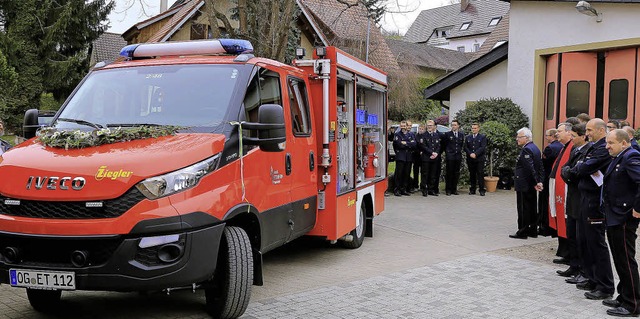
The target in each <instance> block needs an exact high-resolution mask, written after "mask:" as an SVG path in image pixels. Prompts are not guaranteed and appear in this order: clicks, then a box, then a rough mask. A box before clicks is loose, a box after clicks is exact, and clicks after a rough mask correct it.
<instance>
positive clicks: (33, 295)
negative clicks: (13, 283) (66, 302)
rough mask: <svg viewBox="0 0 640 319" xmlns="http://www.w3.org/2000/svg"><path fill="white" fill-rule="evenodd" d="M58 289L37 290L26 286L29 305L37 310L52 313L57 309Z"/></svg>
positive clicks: (60, 293)
mask: <svg viewBox="0 0 640 319" xmlns="http://www.w3.org/2000/svg"><path fill="white" fill-rule="evenodd" d="M61 296H62V291H60V290H39V289H30V288H27V298H28V299H29V303H30V304H31V307H32V308H33V309H35V310H36V311H38V312H42V313H52V312H55V311H56V310H58V309H59V306H60V297H61Z"/></svg>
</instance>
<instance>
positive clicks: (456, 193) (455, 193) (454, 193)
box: [451, 191, 460, 195]
mask: <svg viewBox="0 0 640 319" xmlns="http://www.w3.org/2000/svg"><path fill="white" fill-rule="evenodd" d="M451 194H453V195H460V193H458V192H457V191H456V192H453V193H451Z"/></svg>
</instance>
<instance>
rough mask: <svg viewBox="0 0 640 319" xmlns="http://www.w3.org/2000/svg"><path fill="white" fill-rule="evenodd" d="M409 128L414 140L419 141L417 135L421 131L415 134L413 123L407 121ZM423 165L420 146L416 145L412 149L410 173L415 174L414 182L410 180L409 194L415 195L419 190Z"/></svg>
mask: <svg viewBox="0 0 640 319" xmlns="http://www.w3.org/2000/svg"><path fill="white" fill-rule="evenodd" d="M416 125H418V124H416ZM407 128H408V132H409V134H411V135H413V139H414V140H416V141H417V135H418V134H419V133H420V129H419V128H418V129H417V130H416V132H415V133H414V132H413V122H411V121H407ZM421 164H422V163H421V162H420V150H419V149H418V144H417V143H416V146H415V147H413V148H412V149H411V164H410V166H411V168H409V171H410V172H413V180H411V178H409V181H410V184H409V188H408V192H409V193H411V194H413V193H415V192H416V190H417V189H418V186H419V185H420V182H419V180H420V166H421Z"/></svg>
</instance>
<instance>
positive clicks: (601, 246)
mask: <svg viewBox="0 0 640 319" xmlns="http://www.w3.org/2000/svg"><path fill="white" fill-rule="evenodd" d="M606 129H607V125H606V123H605V122H604V121H603V120H602V119H599V118H595V119H592V120H590V121H589V122H587V130H586V136H587V138H588V139H589V140H590V141H592V142H593V146H592V147H591V148H590V149H589V150H588V151H587V153H586V154H585V158H584V161H582V162H580V163H577V164H576V165H575V166H574V167H573V168H571V169H568V168H563V170H568V172H567V173H565V174H571V175H572V176H577V177H578V178H579V179H580V180H579V182H578V189H579V190H580V192H581V193H582V202H581V203H580V221H579V223H580V224H579V225H578V227H579V229H580V230H582V229H584V238H585V246H586V247H585V248H586V249H583V254H582V262H583V264H582V268H583V270H584V273H585V275H586V277H587V278H588V279H589V280H588V281H587V282H584V283H580V284H577V285H576V287H577V288H579V289H583V290H588V291H587V292H586V293H585V294H584V295H585V297H586V298H588V299H594V300H600V299H607V298H611V296H612V295H613V292H614V287H613V272H612V270H611V260H610V259H609V248H608V246H607V243H606V241H605V238H604V235H605V225H604V212H603V211H602V208H601V207H600V193H601V186H602V177H603V174H604V172H606V170H607V168H608V167H609V163H610V162H611V157H610V156H609V152H608V151H607V149H606V148H605V144H606V143H605V137H606V135H607V131H606Z"/></svg>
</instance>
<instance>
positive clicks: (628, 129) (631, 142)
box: [622, 126, 640, 152]
mask: <svg viewBox="0 0 640 319" xmlns="http://www.w3.org/2000/svg"><path fill="white" fill-rule="evenodd" d="M622 129H623V130H625V132H627V134H628V135H629V145H631V147H632V148H633V149H635V150H636V151H638V152H640V145H638V141H636V139H635V138H634V136H635V135H636V130H634V129H633V127H631V126H625V127H623V128H622Z"/></svg>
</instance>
